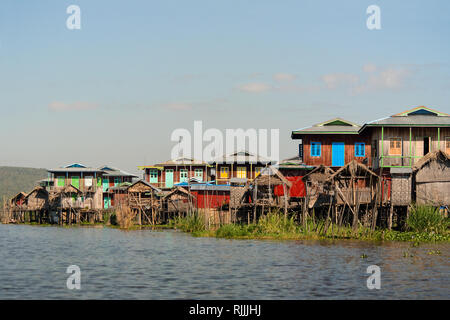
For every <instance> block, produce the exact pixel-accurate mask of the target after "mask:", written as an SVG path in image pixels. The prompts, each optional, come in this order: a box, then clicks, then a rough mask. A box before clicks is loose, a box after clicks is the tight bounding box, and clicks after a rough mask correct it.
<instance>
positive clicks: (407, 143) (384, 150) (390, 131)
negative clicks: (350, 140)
mask: <svg viewBox="0 0 450 320" xmlns="http://www.w3.org/2000/svg"><path fill="white" fill-rule="evenodd" d="M359 133H360V134H364V135H369V136H370V139H371V149H372V153H371V156H372V160H371V165H372V169H373V170H374V171H375V172H377V173H378V174H379V175H380V176H382V177H383V180H384V181H386V183H383V186H382V187H383V189H386V188H387V189H389V190H388V196H389V197H390V202H391V205H392V206H395V207H396V209H398V210H401V211H402V212H403V215H406V210H407V206H408V205H409V204H410V203H411V201H412V200H413V199H412V198H411V195H412V194H413V193H414V186H413V181H412V180H413V178H412V168H413V167H414V165H415V164H416V163H417V162H418V161H420V159H421V158H422V157H424V156H426V155H427V154H428V153H430V152H434V151H437V150H444V151H446V152H450V115H448V114H446V113H443V112H440V111H437V110H434V109H431V108H428V107H424V106H421V107H415V108H413V109H410V110H407V111H404V112H400V113H397V114H394V115H392V116H390V117H386V118H383V119H380V120H375V121H371V122H368V123H366V124H364V126H362V128H361V129H360V130H359ZM383 195H384V193H383ZM391 210H392V209H391Z"/></svg>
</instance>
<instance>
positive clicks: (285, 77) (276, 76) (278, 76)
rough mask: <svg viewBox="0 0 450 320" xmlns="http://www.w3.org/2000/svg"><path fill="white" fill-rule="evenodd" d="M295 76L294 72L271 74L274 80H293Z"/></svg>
mask: <svg viewBox="0 0 450 320" xmlns="http://www.w3.org/2000/svg"><path fill="white" fill-rule="evenodd" d="M295 78H296V76H295V75H294V74H290V73H282V72H280V73H275V74H274V75H273V79H274V80H275V81H293V80H295Z"/></svg>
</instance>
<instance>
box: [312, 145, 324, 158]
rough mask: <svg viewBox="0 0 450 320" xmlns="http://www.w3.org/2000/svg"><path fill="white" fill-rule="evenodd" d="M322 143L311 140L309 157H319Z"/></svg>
mask: <svg viewBox="0 0 450 320" xmlns="http://www.w3.org/2000/svg"><path fill="white" fill-rule="evenodd" d="M321 153H322V145H321V143H320V142H311V157H320V155H321Z"/></svg>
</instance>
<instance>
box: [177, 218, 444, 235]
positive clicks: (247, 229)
mask: <svg viewBox="0 0 450 320" xmlns="http://www.w3.org/2000/svg"><path fill="white" fill-rule="evenodd" d="M202 221H203V220H202V219H200V218H199V217H198V216H190V217H189V216H188V217H184V218H176V219H174V220H173V221H172V223H171V226H173V227H175V228H177V229H180V230H183V231H185V232H190V233H192V235H193V236H197V237H217V238H226V239H283V240H306V239H316V240H319V239H357V240H367V241H413V242H429V241H435V242H436V241H450V235H449V232H448V231H447V230H443V229H439V232H432V233H429V232H418V231H407V232H400V231H394V230H392V231H391V230H386V229H376V230H374V231H373V230H371V229H370V228H367V227H364V226H362V225H360V226H359V228H358V229H357V230H356V231H354V230H353V229H352V226H351V225H350V224H346V225H341V226H338V225H336V224H331V223H330V224H329V225H328V228H326V221H325V220H312V219H309V220H308V221H307V223H306V227H303V225H299V224H298V223H296V222H295V220H294V217H293V216H291V217H285V216H284V214H282V213H280V212H271V213H268V214H267V215H266V216H263V217H261V218H260V219H259V220H258V222H257V223H254V224H249V225H248V224H238V223H234V224H226V225H223V226H220V227H218V228H216V229H211V230H207V228H206V226H205V225H204V223H203V222H202ZM325 230H326V231H325Z"/></svg>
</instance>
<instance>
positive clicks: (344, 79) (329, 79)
mask: <svg viewBox="0 0 450 320" xmlns="http://www.w3.org/2000/svg"><path fill="white" fill-rule="evenodd" d="M322 81H323V82H325V85H326V86H327V88H328V89H336V88H338V87H342V86H348V85H355V84H357V83H358V82H359V77H358V76H357V75H355V74H351V73H330V74H326V75H324V76H322Z"/></svg>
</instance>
